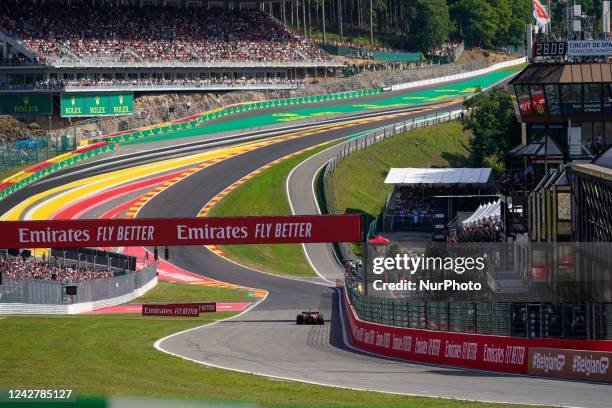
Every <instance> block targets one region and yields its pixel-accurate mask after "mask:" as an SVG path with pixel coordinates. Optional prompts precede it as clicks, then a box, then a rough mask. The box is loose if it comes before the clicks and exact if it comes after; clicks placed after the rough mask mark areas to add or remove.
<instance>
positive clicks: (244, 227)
mask: <svg viewBox="0 0 612 408" xmlns="http://www.w3.org/2000/svg"><path fill="white" fill-rule="evenodd" d="M0 231H2V234H0V248H75V247H104V246H106V247H114V246H147V245H159V246H162V245H227V244H287V243H316V242H358V241H360V240H361V238H362V233H361V232H362V225H361V216H360V215H358V214H342V215H296V216H286V217H285V216H281V217H230V218H168V219H159V218H151V219H146V218H143V219H126V220H122V219H106V220H68V221H62V220H51V221H2V222H0Z"/></svg>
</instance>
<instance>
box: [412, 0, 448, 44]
mask: <svg viewBox="0 0 612 408" xmlns="http://www.w3.org/2000/svg"><path fill="white" fill-rule="evenodd" d="M411 25H412V27H413V30H412V39H413V44H414V47H415V48H416V49H418V50H420V51H422V52H425V53H427V52H430V51H433V50H434V49H436V48H438V47H439V46H440V45H442V44H443V43H444V42H446V41H448V34H449V31H450V28H451V21H450V15H449V13H448V6H447V5H446V0H417V1H416V2H415V12H414V14H413V18H412V23H411Z"/></svg>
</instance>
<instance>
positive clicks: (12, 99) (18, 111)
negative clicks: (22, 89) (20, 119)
mask: <svg viewBox="0 0 612 408" xmlns="http://www.w3.org/2000/svg"><path fill="white" fill-rule="evenodd" d="M52 113H53V109H52V98H51V95H44V94H25V95H0V114H2V115H51V114H52Z"/></svg>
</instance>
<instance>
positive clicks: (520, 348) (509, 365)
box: [342, 291, 612, 381]
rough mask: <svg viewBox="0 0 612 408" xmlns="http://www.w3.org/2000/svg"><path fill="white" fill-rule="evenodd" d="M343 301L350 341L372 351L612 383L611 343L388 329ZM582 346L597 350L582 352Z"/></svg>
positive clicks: (429, 361)
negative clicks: (611, 380) (359, 313)
mask: <svg viewBox="0 0 612 408" xmlns="http://www.w3.org/2000/svg"><path fill="white" fill-rule="evenodd" d="M342 299H343V306H344V308H345V310H346V317H347V322H348V332H349V335H350V339H351V342H352V343H353V345H355V346H357V347H359V348H361V349H364V350H367V351H370V352H373V353H377V354H381V355H384V356H388V357H394V358H399V359H404V360H410V361H419V362H423V363H428V364H442V365H448V366H456V367H465V368H474V369H483V370H491V371H501V372H506V373H516V374H527V373H529V374H535V375H543V376H555V377H560V378H573V379H584V380H594V381H609V380H610V374H609V371H608V367H609V357H610V356H611V351H612V343H611V342H609V341H605V340H571V339H567V340H566V339H550V338H531V339H530V338H521V337H509V336H493V335H486V336H483V335H480V334H472V333H451V332H443V331H433V330H423V329H413V328H407V327H396V326H387V325H383V324H377V323H371V322H366V321H364V320H361V319H359V317H357V314H356V312H355V310H354V309H353V306H352V305H351V303H350V301H349V299H348V296H347V294H346V291H345V292H344V295H343V296H342ZM581 348H585V349H587V350H592V351H579V350H580V349H581ZM570 350H574V351H573V352H570ZM553 360H554V361H553ZM570 371H571V372H570Z"/></svg>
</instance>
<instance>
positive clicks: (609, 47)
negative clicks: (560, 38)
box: [567, 40, 612, 57]
mask: <svg viewBox="0 0 612 408" xmlns="http://www.w3.org/2000/svg"><path fill="white" fill-rule="evenodd" d="M567 55H568V56H569V57H598V56H601V57H605V56H610V55H612V40H594V41H568V42H567Z"/></svg>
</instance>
